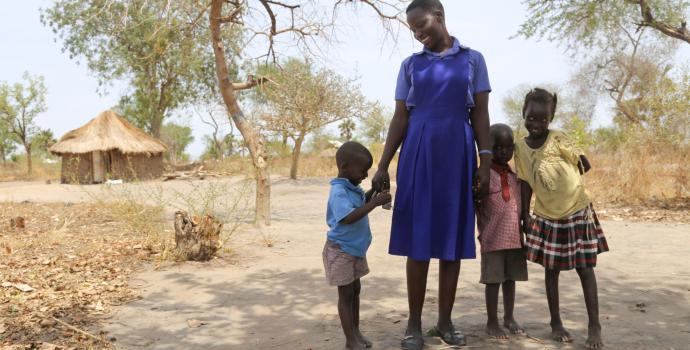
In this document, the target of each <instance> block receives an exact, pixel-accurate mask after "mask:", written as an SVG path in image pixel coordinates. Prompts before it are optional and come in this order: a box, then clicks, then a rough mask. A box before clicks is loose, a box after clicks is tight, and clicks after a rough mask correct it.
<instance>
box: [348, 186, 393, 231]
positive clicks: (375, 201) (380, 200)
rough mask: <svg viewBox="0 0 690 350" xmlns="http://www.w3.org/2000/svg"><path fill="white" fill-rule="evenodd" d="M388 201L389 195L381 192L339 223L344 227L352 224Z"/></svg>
mask: <svg viewBox="0 0 690 350" xmlns="http://www.w3.org/2000/svg"><path fill="white" fill-rule="evenodd" d="M390 201H391V194H390V193H388V192H381V193H379V194H378V195H376V196H374V198H371V200H370V201H369V202H367V203H365V204H364V205H363V206H361V207H359V208H357V209H355V210H353V211H352V213H350V214H349V215H348V216H346V217H345V218H344V219H342V220H340V223H341V224H344V225H349V224H353V223H355V222H357V221H358V220H359V219H361V218H363V217H365V216H366V215H367V214H369V213H370V212H371V211H372V210H374V208H376V207H378V206H381V205H384V204H386V203H388V202H390Z"/></svg>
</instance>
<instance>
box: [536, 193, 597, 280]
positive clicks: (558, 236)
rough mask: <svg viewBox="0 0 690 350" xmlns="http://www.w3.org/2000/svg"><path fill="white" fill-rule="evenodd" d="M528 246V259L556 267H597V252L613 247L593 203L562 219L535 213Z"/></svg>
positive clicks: (570, 268)
mask: <svg viewBox="0 0 690 350" xmlns="http://www.w3.org/2000/svg"><path fill="white" fill-rule="evenodd" d="M525 246H526V248H527V260H529V261H532V262H535V263H537V264H540V265H542V266H544V267H545V268H547V269H552V270H572V269H576V268H584V267H595V266H596V265H597V254H599V253H603V252H606V251H608V250H609V247H608V244H607V243H606V237H604V231H603V230H602V229H601V225H600V224H599V219H598V218H597V214H596V213H595V212H594V209H593V208H592V207H591V205H590V206H588V207H587V208H585V209H582V210H580V211H578V212H576V213H575V214H572V215H570V216H568V217H567V218H563V219H560V220H551V219H546V218H542V217H539V216H535V217H533V218H532V220H531V222H530V224H529V229H528V232H526V233H525Z"/></svg>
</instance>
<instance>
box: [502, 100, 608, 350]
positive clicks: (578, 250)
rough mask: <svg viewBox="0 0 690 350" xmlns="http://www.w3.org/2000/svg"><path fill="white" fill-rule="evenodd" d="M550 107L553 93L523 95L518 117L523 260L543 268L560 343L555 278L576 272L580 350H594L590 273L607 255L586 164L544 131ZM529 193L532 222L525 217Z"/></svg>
mask: <svg viewBox="0 0 690 350" xmlns="http://www.w3.org/2000/svg"><path fill="white" fill-rule="evenodd" d="M556 102H557V97H556V94H551V93H549V92H548V91H546V90H544V89H539V88H536V89H533V90H532V91H530V92H529V93H528V94H527V96H526V97H525V104H524V106H523V108H522V115H523V118H524V120H525V128H526V129H527V131H528V132H529V135H528V136H527V137H525V138H523V139H522V140H520V141H518V142H517V144H516V145H515V165H516V170H517V173H518V178H519V179H520V183H521V194H522V217H521V221H522V229H523V231H524V233H525V238H526V239H525V246H526V248H527V259H528V260H530V261H533V262H536V263H538V264H540V265H542V266H544V268H545V271H546V273H545V281H546V297H547V299H548V303H549V311H550V313H551V336H552V337H553V338H554V339H555V340H557V341H561V342H570V341H572V338H571V336H570V333H568V331H567V330H566V329H565V328H564V327H563V322H562V321H561V316H560V311H559V301H558V276H559V273H560V271H561V270H572V269H576V270H577V273H578V275H579V276H580V282H581V283H582V290H583V292H584V294H585V304H586V306H587V315H588V316H589V327H588V337H587V342H586V346H587V348H588V349H598V348H600V347H602V346H603V342H602V340H601V324H600V323H599V302H598V296H597V281H596V276H595V275H594V269H593V268H594V267H595V266H596V263H597V254H599V253H602V252H605V251H608V246H607V244H606V238H605V237H604V233H603V231H602V229H601V226H600V225H599V220H598V219H597V216H596V214H595V213H594V209H593V208H592V204H591V202H590V199H589V196H588V195H587V192H586V191H585V187H584V184H583V182H582V176H581V174H583V173H585V172H587V171H588V170H589V169H590V165H589V161H588V160H587V158H586V157H585V156H584V155H582V152H580V151H579V150H578V149H577V148H576V147H575V146H574V145H573V143H572V142H571V141H570V140H569V138H568V136H567V135H566V134H564V133H562V132H559V131H555V130H550V129H549V124H550V123H551V121H553V118H554V114H555V112H556ZM532 193H534V194H535V196H536V204H535V206H534V217H532V216H531V215H530V212H529V210H530V201H531V199H532Z"/></svg>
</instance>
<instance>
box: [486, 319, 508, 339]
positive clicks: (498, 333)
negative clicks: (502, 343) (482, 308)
mask: <svg viewBox="0 0 690 350" xmlns="http://www.w3.org/2000/svg"><path fill="white" fill-rule="evenodd" d="M486 334H488V335H489V338H493V339H508V334H506V332H504V331H503V330H502V329H501V326H499V325H498V322H487V323H486Z"/></svg>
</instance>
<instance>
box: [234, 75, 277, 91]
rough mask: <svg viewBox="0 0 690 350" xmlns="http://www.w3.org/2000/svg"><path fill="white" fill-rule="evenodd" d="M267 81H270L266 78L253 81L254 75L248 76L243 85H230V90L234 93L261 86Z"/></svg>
mask: <svg viewBox="0 0 690 350" xmlns="http://www.w3.org/2000/svg"><path fill="white" fill-rule="evenodd" d="M267 81H271V79H269V78H267V77H260V78H259V79H254V75H252V74H250V75H249V76H248V77H247V81H245V82H244V83H232V89H233V90H235V91H238V90H248V89H251V88H253V87H255V86H257V85H261V84H263V83H265V82H267Z"/></svg>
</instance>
